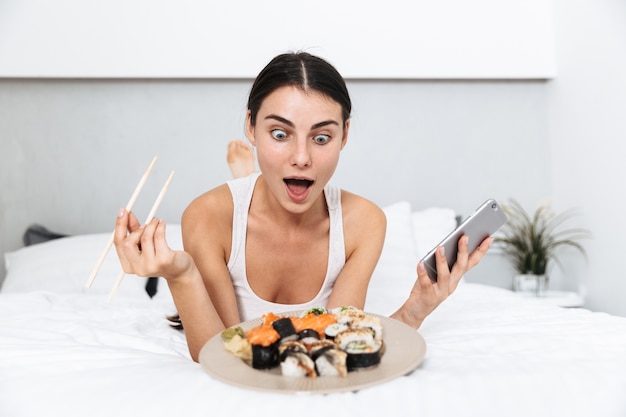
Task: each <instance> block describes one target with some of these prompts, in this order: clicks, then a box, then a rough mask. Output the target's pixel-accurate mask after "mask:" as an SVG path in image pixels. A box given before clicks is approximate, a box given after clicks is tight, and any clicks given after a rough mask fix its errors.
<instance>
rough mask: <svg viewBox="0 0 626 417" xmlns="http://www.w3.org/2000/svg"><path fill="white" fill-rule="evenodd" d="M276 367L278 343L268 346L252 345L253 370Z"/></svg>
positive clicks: (277, 363)
mask: <svg viewBox="0 0 626 417" xmlns="http://www.w3.org/2000/svg"><path fill="white" fill-rule="evenodd" d="M278 365H279V355H278V342H275V343H272V344H271V345H269V346H261V345H252V367H253V368H254V369H271V368H275V367H277V366H278Z"/></svg>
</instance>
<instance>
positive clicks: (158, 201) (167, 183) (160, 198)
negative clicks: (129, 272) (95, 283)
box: [108, 171, 174, 302]
mask: <svg viewBox="0 0 626 417" xmlns="http://www.w3.org/2000/svg"><path fill="white" fill-rule="evenodd" d="M173 177H174V171H172V172H171V173H170V176H169V177H168V178H167V181H165V184H164V185H163V188H161V192H160V193H159V195H158V196H157V198H156V200H155V201H154V204H153V205H152V209H151V210H150V213H149V214H148V216H147V217H146V221H145V223H144V224H148V222H150V221H152V219H153V218H154V215H155V214H156V211H157V209H158V208H159V205H160V204H161V201H163V197H165V193H166V192H167V189H168V187H169V186H170V182H172V178H173ZM125 275H126V273H125V272H124V271H122V272H121V273H120V275H119V276H118V277H117V281H115V285H114V286H113V289H112V290H111V293H110V294H109V298H108V301H109V302H110V301H112V300H113V297H115V294H116V293H117V290H118V288H119V287H120V284H121V283H122V280H123V279H124V276H125Z"/></svg>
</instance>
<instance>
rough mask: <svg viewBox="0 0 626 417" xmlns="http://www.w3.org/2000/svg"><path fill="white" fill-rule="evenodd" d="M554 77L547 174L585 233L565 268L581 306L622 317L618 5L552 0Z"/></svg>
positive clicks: (624, 73) (621, 25)
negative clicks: (579, 251) (581, 247)
mask: <svg viewBox="0 0 626 417" xmlns="http://www.w3.org/2000/svg"><path fill="white" fill-rule="evenodd" d="M555 10H556V13H555V18H556V21H555V27H556V51H557V62H558V76H557V77H556V79H555V80H554V81H553V82H551V83H550V84H549V97H550V102H551V103H550V120H551V133H550V138H551V153H552V158H551V162H552V167H551V177H552V184H553V190H554V197H555V200H556V202H557V203H558V205H559V206H560V207H561V208H563V207H579V208H580V210H581V211H582V212H583V213H584V217H583V218H582V219H581V221H582V222H583V223H584V226H585V227H587V228H589V229H590V230H591V231H592V232H593V238H592V239H591V240H590V241H589V242H587V243H586V245H585V246H586V247H587V249H588V261H584V260H582V259H580V258H579V257H578V258H573V259H570V261H571V262H570V263H569V264H568V268H567V271H565V274H566V275H568V278H569V277H571V278H575V279H576V280H578V281H579V282H580V283H581V284H582V285H583V287H584V288H583V289H584V290H585V291H586V292H587V305H588V307H590V308H592V309H594V310H602V311H607V312H611V313H614V314H619V315H622V316H626V277H625V276H624V272H623V270H622V269H623V268H622V260H623V259H624V253H625V252H626V243H624V242H625V240H624V239H625V236H626V222H624V207H625V204H626V188H625V186H624V179H625V178H626V164H625V163H624V161H625V160H626V117H625V115H626V47H625V44H624V41H625V40H626V3H625V2H624V1H621V0H557V1H556V2H555Z"/></svg>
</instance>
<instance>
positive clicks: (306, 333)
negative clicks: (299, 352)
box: [298, 329, 320, 340]
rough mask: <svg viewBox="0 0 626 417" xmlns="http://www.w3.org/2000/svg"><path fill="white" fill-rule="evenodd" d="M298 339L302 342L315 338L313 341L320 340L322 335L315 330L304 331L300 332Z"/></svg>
mask: <svg viewBox="0 0 626 417" xmlns="http://www.w3.org/2000/svg"><path fill="white" fill-rule="evenodd" d="M298 337H299V338H300V340H304V339H308V338H313V339H318V340H319V338H320V334H319V333H318V332H317V331H315V330H313V329H304V330H300V331H299V332H298Z"/></svg>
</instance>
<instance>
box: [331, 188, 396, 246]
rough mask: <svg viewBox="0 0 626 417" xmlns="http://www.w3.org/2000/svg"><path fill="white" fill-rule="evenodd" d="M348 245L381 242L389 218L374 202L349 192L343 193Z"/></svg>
mask: <svg viewBox="0 0 626 417" xmlns="http://www.w3.org/2000/svg"><path fill="white" fill-rule="evenodd" d="M341 208H342V215H343V225H344V234H345V238H346V243H348V245H350V243H353V244H354V245H358V243H359V242H361V241H370V242H371V241H372V240H374V241H380V244H381V246H382V242H383V241H384V238H385V231H386V228H387V217H386V216H385V213H384V212H383V210H382V209H381V208H380V207H378V205H376V204H374V203H373V202H372V201H370V200H368V199H366V198H364V197H361V196H359V195H357V194H354V193H351V192H349V191H345V190H342V191H341Z"/></svg>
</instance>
